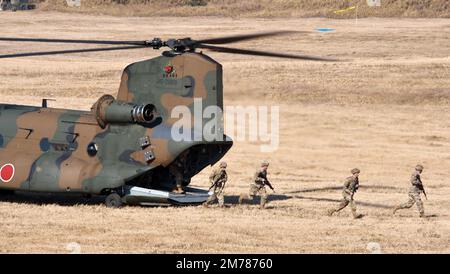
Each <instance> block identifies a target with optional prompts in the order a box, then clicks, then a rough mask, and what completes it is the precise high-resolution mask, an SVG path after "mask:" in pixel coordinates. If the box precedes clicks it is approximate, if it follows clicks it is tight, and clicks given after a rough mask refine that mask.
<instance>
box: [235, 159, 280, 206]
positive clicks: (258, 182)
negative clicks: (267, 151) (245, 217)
mask: <svg viewBox="0 0 450 274" xmlns="http://www.w3.org/2000/svg"><path fill="white" fill-rule="evenodd" d="M268 167H269V162H268V161H266V160H264V161H262V162H261V167H260V168H259V169H258V170H257V171H256V172H255V175H254V176H253V182H252V183H251V184H250V191H249V194H241V195H240V196H239V204H242V203H243V202H244V200H249V199H251V200H252V201H253V200H254V199H255V196H256V194H259V195H261V203H260V208H261V209H264V208H265V207H266V203H267V191H266V185H267V186H268V187H269V188H270V189H272V191H273V192H275V189H274V188H273V187H272V185H271V184H270V182H269V180H267V168H268Z"/></svg>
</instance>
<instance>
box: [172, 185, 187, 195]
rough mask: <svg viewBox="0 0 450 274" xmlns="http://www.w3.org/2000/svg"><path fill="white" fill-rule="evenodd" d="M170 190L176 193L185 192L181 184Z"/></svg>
mask: <svg viewBox="0 0 450 274" xmlns="http://www.w3.org/2000/svg"><path fill="white" fill-rule="evenodd" d="M172 192H174V193H178V194H184V193H186V192H185V191H184V189H183V187H181V186H178V187H176V188H175V189H174V190H173V191H172Z"/></svg>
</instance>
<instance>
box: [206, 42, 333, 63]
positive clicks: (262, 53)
mask: <svg viewBox="0 0 450 274" xmlns="http://www.w3.org/2000/svg"><path fill="white" fill-rule="evenodd" d="M197 48H204V49H209V50H212V51H217V52H225V53H234V54H244V55H257V56H267V57H280V58H290V59H300V60H310V61H338V60H335V59H328V58H321V57H316V56H309V55H296V54H288V53H277V52H269V51H257V50H247V49H235V48H225V47H217V46H210V45H198V46H197Z"/></svg>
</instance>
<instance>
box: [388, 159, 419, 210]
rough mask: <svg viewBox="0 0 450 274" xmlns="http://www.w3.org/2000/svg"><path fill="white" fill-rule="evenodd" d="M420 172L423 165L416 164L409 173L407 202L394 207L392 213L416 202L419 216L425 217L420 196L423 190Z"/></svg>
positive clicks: (409, 206)
mask: <svg viewBox="0 0 450 274" xmlns="http://www.w3.org/2000/svg"><path fill="white" fill-rule="evenodd" d="M422 172H423V166H422V165H417V166H416V170H415V171H414V173H413V174H412V175H411V188H410V189H409V193H408V195H409V200H408V202H406V203H404V204H401V205H399V206H397V207H395V208H394V211H393V212H392V214H395V212H396V211H397V210H399V209H403V208H411V207H412V206H413V205H414V204H416V205H417V209H418V210H419V213H420V217H425V212H424V209H423V203H422V199H421V198H420V193H421V192H424V188H423V184H422V180H421V178H420V174H422ZM424 193H425V192H424Z"/></svg>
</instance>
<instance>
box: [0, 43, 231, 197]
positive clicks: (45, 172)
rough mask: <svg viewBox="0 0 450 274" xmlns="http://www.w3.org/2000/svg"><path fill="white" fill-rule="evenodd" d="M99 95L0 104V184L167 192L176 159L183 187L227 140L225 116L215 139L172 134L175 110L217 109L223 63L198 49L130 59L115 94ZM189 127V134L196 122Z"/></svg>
mask: <svg viewBox="0 0 450 274" xmlns="http://www.w3.org/2000/svg"><path fill="white" fill-rule="evenodd" d="M109 97H111V98H112V96H109ZM102 98H103V97H102ZM102 98H101V99H99V101H97V103H96V104H94V105H93V107H92V109H91V111H79V110H68V109H55V108H47V107H36V106H23V105H6V104H4V105H0V168H1V169H0V175H1V176H0V179H1V181H0V189H10V190H25V191H41V192H80V193H91V194H107V193H110V192H111V191H117V190H118V189H120V188H121V187H123V186H126V185H128V186H139V187H144V188H151V189H163V190H170V189H171V188H172V187H173V185H174V176H173V174H171V173H170V166H171V165H173V164H174V163H175V162H177V165H178V166H181V170H182V173H183V180H184V183H183V184H184V185H188V184H189V183H190V178H191V177H193V176H194V175H196V174H197V173H198V172H200V171H201V170H202V169H204V168H205V167H206V166H208V165H212V164H214V163H216V162H217V161H218V160H219V159H220V158H222V157H223V156H224V155H225V153H226V152H227V151H228V150H229V149H230V148H231V146H232V141H231V140H230V139H229V138H227V137H226V136H225V135H224V134H223V121H219V123H218V124H217V125H218V127H219V129H216V130H218V132H219V133H221V134H222V136H223V137H224V138H223V139H220V140H209V139H208V140H206V139H204V138H202V139H192V140H181V141H180V140H175V139H174V138H173V136H172V132H173V131H172V130H173V125H174V124H175V123H176V122H177V121H178V118H179V117H173V115H172V112H173V109H174V108H176V107H179V106H185V107H186V108H187V109H189V110H191V111H192V113H193V115H194V116H195V111H194V102H195V101H199V100H200V102H201V103H202V104H201V108H202V110H203V109H205V108H207V107H208V106H217V107H219V108H220V109H223V93H222V68H221V65H220V64H218V63H217V62H215V61H214V60H212V59H211V58H209V57H207V56H205V55H203V54H199V53H190V52H188V53H183V54H174V55H167V56H159V57H156V58H153V59H149V60H145V61H142V62H137V63H133V64H131V65H129V66H128V67H127V68H125V70H124V72H123V74H122V80H121V83H120V87H119V92H118V94H117V97H116V98H112V99H111V98H109V99H110V101H108V100H106V101H107V102H106V103H105V100H103V99H104V98H103V99H102ZM107 99H108V98H107ZM102 100H103V101H102ZM113 100H114V102H113ZM116 103H117V104H116ZM103 105H105V106H104V107H103ZM148 105H151V106H152V107H154V108H155V117H153V114H152V118H149V120H148V121H147V120H145V119H144V118H142V117H144V116H145V115H143V114H142V113H143V112H142V111H144V110H143V109H144V106H148ZM139 106H142V108H139ZM130 110H131V111H130ZM139 111H141V112H139ZM130 112H131V113H130ZM156 114H157V115H156ZM138 116H139V117H141V118H140V119H144V120H139V119H138V118H136V117H138ZM197 118H198V117H197ZM193 119H195V117H193ZM200 121H201V123H202V125H203V124H204V123H206V122H207V121H206V120H204V119H200ZM184 129H185V130H186V128H184ZM187 130H189V132H190V133H189V134H191V133H192V134H194V131H195V130H194V128H187ZM180 155H182V156H180Z"/></svg>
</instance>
